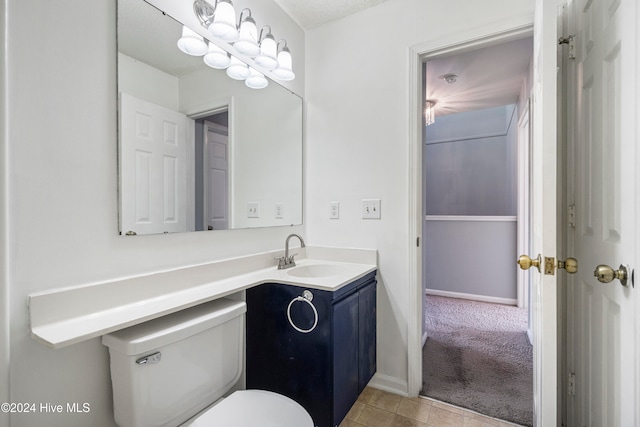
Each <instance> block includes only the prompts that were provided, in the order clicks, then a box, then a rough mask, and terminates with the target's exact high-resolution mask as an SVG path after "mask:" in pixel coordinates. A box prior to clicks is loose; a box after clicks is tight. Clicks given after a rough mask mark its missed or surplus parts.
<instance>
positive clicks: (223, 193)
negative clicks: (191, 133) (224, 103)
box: [196, 114, 230, 230]
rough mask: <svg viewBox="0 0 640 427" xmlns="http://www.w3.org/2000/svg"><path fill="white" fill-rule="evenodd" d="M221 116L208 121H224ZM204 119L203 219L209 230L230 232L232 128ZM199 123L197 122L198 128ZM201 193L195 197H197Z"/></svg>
mask: <svg viewBox="0 0 640 427" xmlns="http://www.w3.org/2000/svg"><path fill="white" fill-rule="evenodd" d="M225 116H226V114H218V115H216V116H214V117H208V118H207V119H217V118H220V117H222V120H218V121H219V122H220V121H225V120H226V118H225ZM207 119H203V120H202V121H203V128H204V132H203V134H204V135H203V151H204V156H202V158H203V160H204V168H203V169H204V173H205V177H204V179H203V180H202V181H203V182H204V189H203V192H202V194H203V196H204V203H203V205H204V218H206V228H205V229H207V230H227V229H228V228H229V175H230V174H229V164H230V161H229V128H228V125H227V124H226V123H225V124H222V123H214V122H211V121H209V120H207ZM198 122H199V121H196V125H197V124H198ZM198 194H199V193H198V192H197V193H196V197H197V195H198Z"/></svg>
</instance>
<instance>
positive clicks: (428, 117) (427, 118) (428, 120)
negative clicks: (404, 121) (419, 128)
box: [424, 99, 436, 126]
mask: <svg viewBox="0 0 640 427" xmlns="http://www.w3.org/2000/svg"><path fill="white" fill-rule="evenodd" d="M435 110H436V102H435V101H431V100H429V99H427V100H426V101H425V102H424V123H425V125H427V126H429V125H432V124H433V123H434V122H435V120H436V116H435Z"/></svg>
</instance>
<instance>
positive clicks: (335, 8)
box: [275, 0, 386, 30]
mask: <svg viewBox="0 0 640 427" xmlns="http://www.w3.org/2000/svg"><path fill="white" fill-rule="evenodd" d="M385 1H386V0H275V2H276V3H278V4H279V5H280V7H282V8H283V9H284V10H285V12H287V13H288V14H289V16H291V17H292V18H293V20H294V21H296V22H297V23H298V25H300V26H301V27H302V28H303V29H304V30H308V29H310V28H313V27H318V26H320V25H322V24H325V23H327V22H330V21H334V20H336V19H340V18H342V17H344V16H347V15H351V14H352V13H356V12H359V11H361V10H364V9H367V8H369V7H372V6H375V5H377V4H380V3H384V2H385Z"/></svg>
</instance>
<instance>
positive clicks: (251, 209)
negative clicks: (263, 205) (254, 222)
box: [247, 202, 260, 218]
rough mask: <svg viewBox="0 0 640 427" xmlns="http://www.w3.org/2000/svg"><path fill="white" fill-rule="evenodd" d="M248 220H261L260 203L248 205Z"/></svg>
mask: <svg viewBox="0 0 640 427" xmlns="http://www.w3.org/2000/svg"><path fill="white" fill-rule="evenodd" d="M247 218H260V203H259V202H249V203H247Z"/></svg>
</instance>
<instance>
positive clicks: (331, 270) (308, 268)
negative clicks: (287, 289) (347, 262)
mask: <svg viewBox="0 0 640 427" xmlns="http://www.w3.org/2000/svg"><path fill="white" fill-rule="evenodd" d="M287 274H288V275H290V276H294V277H329V276H335V275H337V274H340V267H339V266H337V265H333V264H312V265H301V266H299V267H293V268H291V269H289V270H287Z"/></svg>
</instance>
